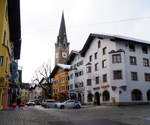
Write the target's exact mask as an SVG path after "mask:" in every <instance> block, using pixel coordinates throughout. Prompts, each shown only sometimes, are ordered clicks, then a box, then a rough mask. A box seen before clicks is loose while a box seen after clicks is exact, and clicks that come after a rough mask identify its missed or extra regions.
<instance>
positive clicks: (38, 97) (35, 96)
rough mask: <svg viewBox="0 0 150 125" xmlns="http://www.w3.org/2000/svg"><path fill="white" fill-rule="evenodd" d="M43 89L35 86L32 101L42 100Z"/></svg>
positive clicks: (31, 96)
mask: <svg viewBox="0 0 150 125" xmlns="http://www.w3.org/2000/svg"><path fill="white" fill-rule="evenodd" d="M42 91H43V89H42V87H41V86H40V85H35V87H34V88H33V89H32V91H31V93H30V99H31V100H42Z"/></svg>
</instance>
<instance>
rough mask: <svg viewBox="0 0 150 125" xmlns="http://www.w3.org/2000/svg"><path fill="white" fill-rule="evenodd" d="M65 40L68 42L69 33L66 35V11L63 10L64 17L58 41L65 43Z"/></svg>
mask: <svg viewBox="0 0 150 125" xmlns="http://www.w3.org/2000/svg"><path fill="white" fill-rule="evenodd" d="M64 42H67V35H66V25H65V18H64V12H63V11H62V17H61V23H60V29H59V34H58V39H57V43H64Z"/></svg>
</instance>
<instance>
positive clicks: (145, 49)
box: [142, 46, 148, 54]
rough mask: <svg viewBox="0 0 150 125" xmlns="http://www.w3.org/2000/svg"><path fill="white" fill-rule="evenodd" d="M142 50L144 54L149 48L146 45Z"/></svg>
mask: <svg viewBox="0 0 150 125" xmlns="http://www.w3.org/2000/svg"><path fill="white" fill-rule="evenodd" d="M142 52H143V53H144V54H148V49H147V47H146V46H143V47H142Z"/></svg>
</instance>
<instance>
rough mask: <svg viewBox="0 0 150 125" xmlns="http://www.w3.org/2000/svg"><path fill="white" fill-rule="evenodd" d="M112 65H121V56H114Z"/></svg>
mask: <svg viewBox="0 0 150 125" xmlns="http://www.w3.org/2000/svg"><path fill="white" fill-rule="evenodd" d="M112 63H121V54H114V55H112Z"/></svg>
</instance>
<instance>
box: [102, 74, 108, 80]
mask: <svg viewBox="0 0 150 125" xmlns="http://www.w3.org/2000/svg"><path fill="white" fill-rule="evenodd" d="M103 82H107V74H104V75H103Z"/></svg>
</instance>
